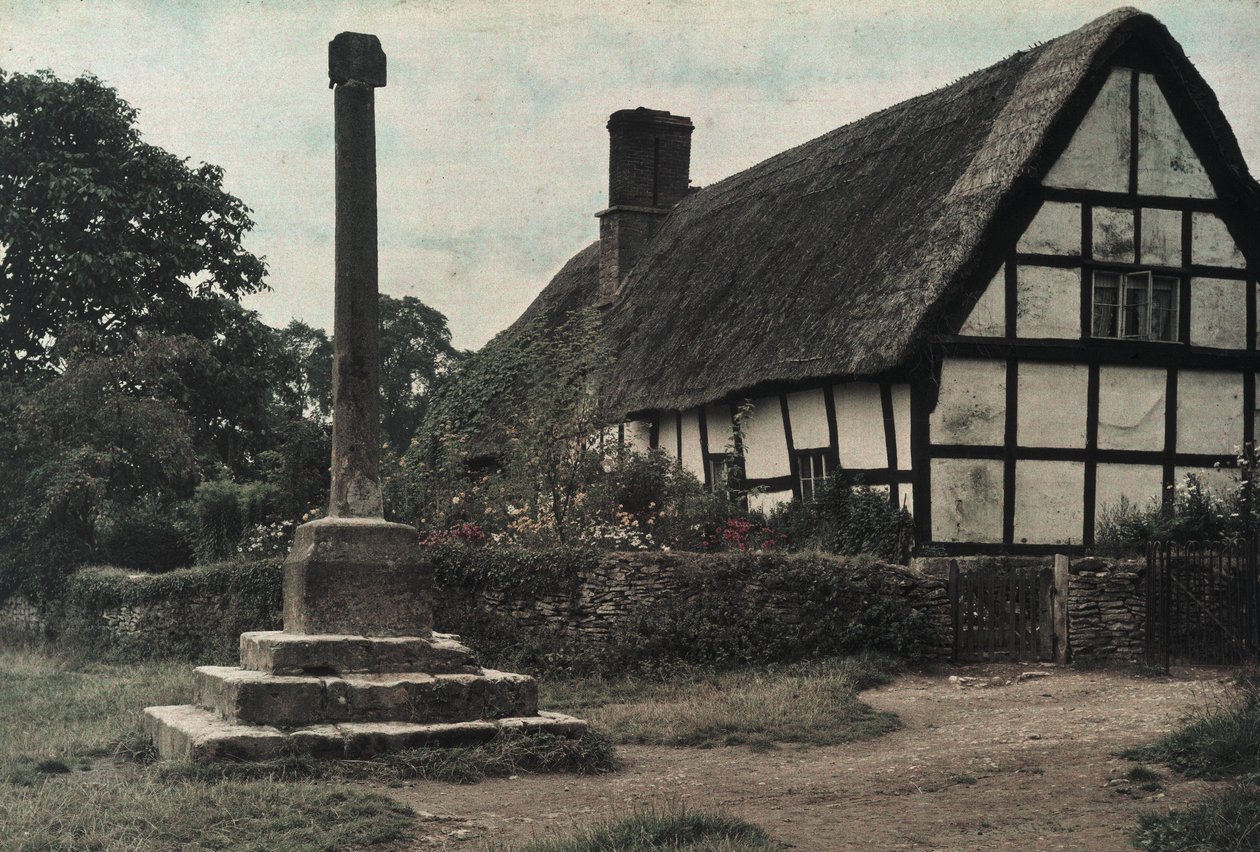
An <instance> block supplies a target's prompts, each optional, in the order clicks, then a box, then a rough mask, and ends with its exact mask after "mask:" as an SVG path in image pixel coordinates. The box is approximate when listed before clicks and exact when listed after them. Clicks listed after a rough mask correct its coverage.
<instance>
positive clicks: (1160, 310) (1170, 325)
mask: <svg viewBox="0 0 1260 852" xmlns="http://www.w3.org/2000/svg"><path fill="white" fill-rule="evenodd" d="M1179 283H1180V282H1179V281H1178V280H1177V279H1176V278H1166V277H1159V278H1155V279H1154V280H1153V281H1152V282H1151V334H1150V337H1151V340H1168V341H1176V340H1177V308H1178V299H1177V290H1178V285H1179Z"/></svg>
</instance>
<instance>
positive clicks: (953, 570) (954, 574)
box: [949, 559, 962, 663]
mask: <svg viewBox="0 0 1260 852" xmlns="http://www.w3.org/2000/svg"><path fill="white" fill-rule="evenodd" d="M959 593H960V589H959V583H958V560H957V559H951V560H949V601H950V620H951V621H952V622H953V628H954V630H953V633H954V637H953V649H952V651H951V660H952V662H955V663H956V662H958V646H959V640H960V638H961V635H962V623H961V621H960V620H959V619H960V618H961V617H962V613H961V611H960V607H959V606H958V597H959Z"/></svg>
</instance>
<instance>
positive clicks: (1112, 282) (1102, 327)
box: [1093, 272, 1120, 337]
mask: <svg viewBox="0 0 1260 852" xmlns="http://www.w3.org/2000/svg"><path fill="white" fill-rule="evenodd" d="M1119 304H1120V276H1119V275H1118V274H1116V273H1114V272H1095V273H1094V330H1093V336H1094V337H1119V336H1120V333H1119V329H1118V328H1117V327H1116V322H1117V318H1118V310H1119Z"/></svg>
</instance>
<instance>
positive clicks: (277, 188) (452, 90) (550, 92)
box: [0, 0, 1260, 347]
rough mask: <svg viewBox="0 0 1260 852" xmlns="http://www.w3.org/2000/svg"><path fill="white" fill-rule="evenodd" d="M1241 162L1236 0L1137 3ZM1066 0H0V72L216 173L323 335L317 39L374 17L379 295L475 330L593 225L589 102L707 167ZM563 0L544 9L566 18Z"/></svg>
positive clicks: (793, 134) (962, 69) (533, 284)
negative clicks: (688, 139) (76, 97)
mask: <svg viewBox="0 0 1260 852" xmlns="http://www.w3.org/2000/svg"><path fill="white" fill-rule="evenodd" d="M1137 5H1140V6H1141V7H1142V8H1143V9H1145V10H1147V11H1149V12H1151V13H1153V14H1154V15H1156V16H1157V17H1158V18H1160V19H1161V20H1162V21H1163V22H1164V23H1165V24H1167V25H1168V27H1169V29H1170V30H1171V31H1172V34H1173V36H1174V37H1175V38H1177V39H1178V40H1179V41H1180V42H1181V44H1182V46H1183V47H1184V48H1185V50H1186V52H1187V53H1188V54H1189V56H1190V58H1191V60H1193V61H1194V62H1195V64H1196V65H1197V66H1198V68H1199V70H1200V72H1201V73H1202V74H1203V76H1204V77H1205V78H1206V79H1207V81H1208V83H1209V84H1210V85H1212V86H1213V87H1214V88H1215V90H1216V93H1217V96H1218V98H1219V99H1220V102H1221V105H1222V107H1223V108H1224V111H1225V114H1226V115H1227V116H1228V117H1229V119H1230V121H1231V123H1232V124H1233V126H1234V130H1235V132H1236V133H1237V134H1238V136H1239V138H1240V141H1241V143H1242V148H1243V153H1244V154H1245V155H1246V156H1247V159H1248V162H1249V163H1251V164H1252V168H1253V170H1254V169H1255V168H1256V163H1257V161H1258V160H1260V62H1258V61H1257V60H1258V59H1260V57H1258V56H1257V46H1258V45H1260V0H1234V1H1233V2H1231V0H1193V2H1184V0H1183V2H1145V3H1139V4H1137ZM1109 8H1111V6H1109V5H1107V4H1100V3H1091V2H1083V1H1082V0H1054V2H1052V3H1047V2H1044V0H1043V2H1036V3H1032V2H1014V0H956V2H950V0H936V2H924V3H892V2H882V0H862V2H853V3H838V2H834V3H833V2H798V3H786V2H783V3H779V2H772V1H771V0H748V2H736V0H726V2H716V0H715V2H675V0H657V2H645V1H644V0H619V2H616V3H613V2H591V3H582V4H578V3H573V4H565V3H562V2H554V0H553V2H547V3H541V2H528V1H527V2H511V3H509V2H506V0H505V2H477V0H427V2H422V1H420V0H417V2H406V0H400V1H399V2H363V0H360V2H259V0H254V2H245V1H244V0H231V2H229V0H224V2H217V3H216V2H202V3H198V2H175V0H164V2H158V0H152V2H140V0H134V2H108V0H97V2H57V0H36V2H25V0H0V68H4V69H5V70H7V71H32V70H35V69H38V68H49V69H51V70H52V71H54V72H55V73H57V74H58V75H61V76H65V77H71V76H75V75H77V74H79V73H81V72H84V71H88V72H91V73H93V74H95V75H97V76H98V77H100V78H101V79H103V80H105V81H106V82H107V83H109V84H110V85H112V86H114V87H115V88H117V89H118V91H119V92H120V94H121V95H122V97H123V98H124V99H126V100H127V101H129V102H130V103H131V104H132V105H133V106H135V107H137V108H138V109H139V110H140V119H139V121H140V128H141V131H142V132H143V134H144V136H145V138H146V139H147V141H149V142H151V143H153V144H156V145H159V146H161V147H163V148H166V149H168V150H170V151H172V152H174V153H176V154H179V155H180V156H185V157H189V158H191V159H192V160H193V161H196V162H199V161H203V160H204V161H207V162H211V163H216V164H218V165H220V166H222V167H223V168H224V169H225V170H226V173H227V174H226V179H225V183H226V186H227V189H228V190H229V191H230V192H232V193H233V194H235V195H237V196H238V197H240V198H241V199H242V200H243V201H244V202H245V203H246V204H248V205H249V206H250V207H251V208H253V211H254V218H255V220H256V222H257V226H256V228H255V229H254V231H253V232H252V233H251V234H250V235H249V237H248V240H247V246H248V247H249V248H250V249H251V250H253V251H254V252H256V253H258V254H261V255H265V256H266V259H267V263H268V267H269V282H270V284H271V287H272V288H273V289H272V291H271V292H269V293H266V294H263V295H260V296H255V297H250V298H249V299H248V301H247V304H248V305H249V306H250V307H252V308H255V309H257V310H258V311H259V312H260V313H261V314H262V317H263V319H264V320H265V321H267V322H269V323H271V324H272V325H284V324H285V323H287V322H288V321H289V320H290V319H291V318H293V317H297V318H300V319H302V320H305V321H306V322H309V323H312V324H314V325H317V326H322V327H324V328H328V329H329V330H331V326H332V270H333V255H332V236H333V182H332V93H331V92H330V91H329V90H328V87H327V48H326V44H327V42H328V40H329V39H330V38H331V37H332V36H333V35H335V34H336V33H338V32H340V31H343V30H355V31H358V32H369V33H375V34H376V35H378V36H380V38H381V42H382V44H383V46H384V48H385V52H386V54H387V55H388V57H389V59H388V61H389V85H388V87H386V88H385V89H381V90H378V91H377V136H378V141H377V145H378V172H379V184H380V249H381V253H380V254H381V289H382V290H383V291H384V292H386V293H389V294H391V295H395V296H404V295H414V296H418V297H419V298H421V299H422V300H424V301H425V302H427V303H428V304H430V305H433V306H434V307H436V308H438V309H439V310H441V311H442V312H444V313H445V314H446V315H447V316H448V317H449V318H450V324H451V329H452V331H453V333H454V337H455V343H456V345H458V346H461V347H478V346H480V345H481V344H483V343H484V342H485V341H486V340H488V339H489V338H490V337H491V336H493V335H494V334H495V332H497V331H499V330H501V329H502V328H504V327H505V326H507V325H508V324H509V323H510V322H511V321H512V320H513V319H515V318H516V316H517V315H518V314H520V312H521V311H522V310H523V309H524V308H525V307H526V306H527V305H528V304H529V302H530V300H531V299H533V297H534V296H535V295H536V294H537V293H538V291H539V290H540V289H542V287H543V286H544V285H545V284H546V282H547V280H548V279H549V278H550V277H551V275H552V274H553V273H554V272H555V271H556V270H557V269H559V267H560V266H561V265H562V264H563V263H564V261H565V260H566V259H568V258H569V257H570V256H571V255H572V254H573V253H575V252H576V251H577V250H578V249H580V248H582V247H583V246H585V245H586V244H587V243H589V242H591V241H592V240H594V239H595V237H596V235H597V230H598V229H597V222H596V220H595V218H594V215H593V214H594V213H595V212H596V211H597V210H599V209H600V208H601V207H603V206H604V205H605V201H606V195H607V157H608V143H607V131H606V130H605V129H604V122H605V121H606V120H607V117H608V114H609V113H611V112H612V111H614V110H617V109H621V108H624V107H635V106H648V107H653V108H656V109H667V110H670V111H672V112H674V113H675V114H682V115H689V116H691V118H692V120H693V121H694V122H695V125H696V131H695V134H694V136H693V139H692V161H691V162H692V166H691V173H692V181H693V183H695V184H697V185H705V184H709V183H712V182H713V181H715V180H718V179H720V178H722V177H725V176H727V175H729V174H731V173H733V172H736V171H738V170H740V169H742V168H745V167H747V166H749V165H752V164H753V163H756V162H758V161H760V160H762V159H764V158H766V157H768V156H770V155H772V154H774V153H777V152H779V151H781V150H784V149H786V148H789V147H791V146H793V145H796V144H798V143H800V142H803V141H805V140H807V139H811V138H813V137H815V136H817V135H819V134H821V133H824V132H826V131H828V130H830V129H832V128H834V127H838V126H840V125H841V124H844V123H846V122H849V121H852V120H853V119H855V118H859V117H861V116H863V115H865V114H867V113H869V112H871V111H873V110H876V109H879V108H882V107H885V106H888V105H889V104H892V103H895V102H897V101H900V100H904V99H905V98H908V97H911V96H913V95H916V94H920V93H923V92H925V91H929V90H931V89H933V88H936V87H938V86H941V85H944V84H946V83H949V82H950V81H952V80H954V79H956V78H958V77H960V76H962V75H964V74H967V73H969V72H971V71H973V70H976V69H977V68H980V67H983V66H985V65H989V64H992V63H994V62H996V61H998V60H1000V59H1002V58H1003V57H1004V56H1007V55H1009V54H1010V53H1012V52H1014V51H1016V50H1019V49H1022V48H1025V47H1027V46H1029V45H1031V44H1032V43H1034V42H1038V41H1045V40H1048V39H1050V38H1053V37H1055V36H1057V35H1060V34H1062V33H1064V32H1066V31H1068V30H1071V29H1074V28H1076V27H1078V26H1080V25H1081V24H1083V23H1085V22H1086V21H1088V20H1090V19H1092V18H1094V17H1096V16H1097V15H1099V14H1102V13H1104V12H1105V11H1107V10H1108V9H1109ZM565 9H567V10H568V11H557V10H565Z"/></svg>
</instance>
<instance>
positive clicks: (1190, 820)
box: [1124, 669, 1260, 850]
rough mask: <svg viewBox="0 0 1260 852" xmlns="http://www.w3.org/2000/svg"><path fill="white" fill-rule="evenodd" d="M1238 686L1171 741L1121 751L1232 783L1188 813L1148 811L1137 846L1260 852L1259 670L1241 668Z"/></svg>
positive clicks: (1142, 819)
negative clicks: (1254, 851) (1253, 851)
mask: <svg viewBox="0 0 1260 852" xmlns="http://www.w3.org/2000/svg"><path fill="white" fill-rule="evenodd" d="M1237 686H1238V688H1237V689H1236V690H1234V691H1232V692H1231V693H1229V694H1227V695H1224V696H1222V697H1221V698H1219V699H1218V700H1217V701H1216V702H1215V703H1213V704H1212V705H1209V706H1207V707H1205V708H1204V709H1203V710H1201V711H1200V712H1198V713H1197V714H1195V715H1194V716H1192V717H1191V718H1189V719H1187V720H1186V721H1185V722H1184V723H1183V724H1182V725H1181V726H1180V727H1179V728H1177V729H1176V730H1175V731H1173V732H1172V733H1170V734H1168V735H1167V736H1165V737H1162V738H1161V739H1159V740H1157V741H1156V742H1154V743H1152V744H1151V745H1148V746H1143V747H1140V748H1135V749H1130V750H1129V751H1127V752H1125V753H1124V756H1125V757H1127V758H1129V759H1131V760H1142V761H1150V762H1158V763H1163V764H1165V765H1167V766H1170V767H1172V768H1173V769H1176V770H1178V771H1179V772H1182V773H1184V774H1186V775H1188V776H1190V777H1196V778H1206V779H1210V780H1217V781H1220V780H1225V781H1230V782H1232V783H1230V784H1229V786H1228V787H1226V788H1225V789H1223V790H1220V791H1217V792H1215V793H1213V794H1211V795H1210V796H1208V797H1207V798H1206V799H1204V800H1203V801H1201V802H1198V803H1197V804H1194V805H1192V806H1190V807H1188V808H1183V809H1180V810H1174V811H1171V812H1169V813H1166V814H1159V813H1148V814H1143V815H1142V816H1141V817H1140V823H1139V825H1138V828H1137V830H1136V831H1135V832H1134V834H1133V843H1134V845H1135V846H1137V847H1138V848H1140V849H1157V850H1174V849H1178V850H1180V849H1221V850H1260V671H1257V670H1255V669H1252V670H1249V671H1248V670H1244V671H1243V672H1241V673H1240V674H1239V676H1238V678H1237ZM1135 771H1140V768H1135V769H1134V770H1131V771H1130V774H1132V773H1133V772H1135ZM1148 772H1149V770H1148ZM1151 774H1154V773H1151Z"/></svg>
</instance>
